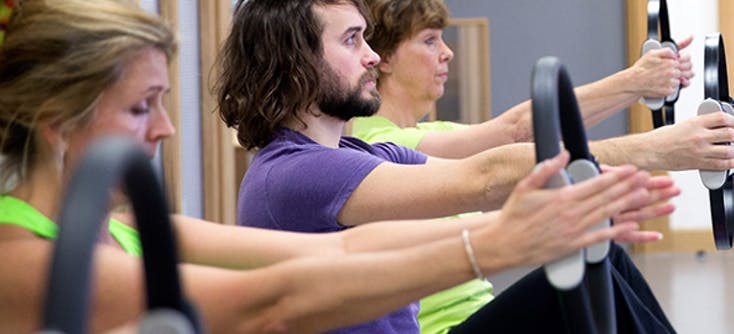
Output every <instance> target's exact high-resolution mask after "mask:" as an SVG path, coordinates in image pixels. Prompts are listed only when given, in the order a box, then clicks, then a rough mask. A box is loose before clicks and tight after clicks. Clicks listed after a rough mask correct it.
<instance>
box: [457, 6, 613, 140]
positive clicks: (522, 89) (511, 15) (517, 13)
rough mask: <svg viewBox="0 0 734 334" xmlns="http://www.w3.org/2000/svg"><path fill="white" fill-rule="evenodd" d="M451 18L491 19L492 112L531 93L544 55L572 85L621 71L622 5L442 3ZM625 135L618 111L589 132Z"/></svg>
mask: <svg viewBox="0 0 734 334" xmlns="http://www.w3.org/2000/svg"><path fill="white" fill-rule="evenodd" d="M445 1H446V4H447V5H448V7H449V10H450V12H451V16H452V17H487V18H488V19H489V34H490V61H491V80H492V113H493V114H494V115H495V116H496V115H498V114H500V113H501V112H502V111H504V110H507V109H508V108H510V107H512V106H513V105H515V104H517V103H520V102H522V101H524V100H527V99H528V98H529V95H530V91H529V89H530V72H531V69H532V66H533V64H535V62H536V61H537V60H538V59H539V58H540V57H543V56H551V55H552V56H556V57H559V58H560V60H561V61H562V62H563V63H564V64H565V65H566V68H567V70H568V71H569V73H570V75H571V80H572V81H573V83H574V85H577V86H578V85H581V84H585V83H589V82H592V81H595V80H598V79H601V78H602V77H605V76H607V75H609V74H612V73H614V72H616V71H618V70H621V69H623V68H624V67H625V64H626V61H625V44H626V42H625V41H626V39H625V32H626V31H625V16H626V13H625V5H624V2H623V1H603V0H555V1H539V0H491V1H477V0H445ZM626 131H627V113H626V112H621V113H619V114H617V115H615V116H613V117H611V118H609V119H607V120H606V121H604V122H602V123H601V124H599V125H598V126H596V127H594V128H592V129H589V137H590V138H593V139H598V138H606V137H610V136H616V135H620V134H623V133H625V132H626Z"/></svg>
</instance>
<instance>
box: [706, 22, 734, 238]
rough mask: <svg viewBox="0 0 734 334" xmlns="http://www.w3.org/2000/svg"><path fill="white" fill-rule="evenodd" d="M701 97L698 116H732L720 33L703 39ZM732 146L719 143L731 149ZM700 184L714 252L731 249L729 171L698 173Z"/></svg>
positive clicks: (733, 221) (733, 220) (733, 207)
mask: <svg viewBox="0 0 734 334" xmlns="http://www.w3.org/2000/svg"><path fill="white" fill-rule="evenodd" d="M703 82H704V97H705V98H706V100H705V101H704V102H702V103H701V104H700V105H699V107H698V114H699V115H700V114H705V113H710V112H727V113H730V114H734V109H733V108H732V105H731V103H732V99H731V97H730V96H729V79H728V76H727V68H726V54H725V51H724V39H723V37H722V36H721V34H720V33H715V34H710V35H707V36H706V39H705V41H704V71H703ZM731 144H732V143H722V145H731ZM699 174H700V176H701V182H702V183H703V184H704V186H706V187H707V188H708V189H709V205H710V209H711V224H712V230H713V234H714V243H715V244H716V248H717V249H721V250H725V249H731V248H732V240H733V239H734V195H733V194H734V189H733V184H734V183H733V182H732V174H731V172H730V171H728V170H725V171H712V170H700V171H699Z"/></svg>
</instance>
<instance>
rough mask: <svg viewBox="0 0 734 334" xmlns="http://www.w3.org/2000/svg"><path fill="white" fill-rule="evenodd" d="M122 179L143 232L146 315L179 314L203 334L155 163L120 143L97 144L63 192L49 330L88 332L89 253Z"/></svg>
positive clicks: (125, 142)
mask: <svg viewBox="0 0 734 334" xmlns="http://www.w3.org/2000/svg"><path fill="white" fill-rule="evenodd" d="M120 181H122V184H123V186H124V189H125V190H126V191H127V194H128V197H129V198H130V201H131V203H132V206H133V209H134V211H135V218H136V221H137V227H138V229H139V231H140V238H141V244H142V247H143V262H144V269H145V285H146V292H147V297H146V298H147V299H146V301H147V307H148V309H149V310H153V309H160V308H166V309H172V310H175V311H178V312H181V313H182V314H183V315H184V316H186V317H187V318H188V319H189V320H190V321H191V322H192V326H193V327H194V328H195V329H196V330H197V331H198V332H201V325H200V323H199V319H198V316H197V315H196V311H195V309H194V308H193V306H192V305H191V304H189V303H188V302H187V301H186V300H185V298H184V297H183V294H182V290H181V285H180V280H179V272H178V254H177V248H176V247H177V245H176V240H175V236H174V233H173V232H172V227H171V223H170V218H169V212H168V205H167V203H166V198H165V194H164V192H163V190H162V187H161V186H160V184H159V182H158V179H157V177H156V175H155V172H154V170H153V167H152V166H151V164H150V158H149V157H148V156H147V155H146V154H145V152H144V151H143V150H142V149H141V148H140V147H139V145H137V144H136V143H134V142H133V141H132V140H131V139H129V138H123V137H109V138H103V139H101V140H100V141H98V142H97V143H95V144H94V145H92V146H91V148H90V149H89V151H88V152H87V153H86V154H85V155H84V157H83V158H82V160H81V162H80V164H79V166H78V167H77V168H76V169H75V171H74V173H73V175H72V177H71V180H70V183H69V185H68V187H67V189H66V193H65V196H64V200H63V204H62V207H61V213H60V216H59V220H58V225H59V234H58V240H57V241H56V243H55V246H54V253H53V259H52V263H51V271H50V276H49V284H48V287H47V295H46V304H45V311H44V328H46V329H49V330H57V331H61V332H64V333H86V332H88V331H87V323H88V319H87V317H88V313H89V300H90V298H89V296H90V283H91V275H90V273H91V265H92V263H91V262H92V253H93V250H94V247H95V244H96V242H97V236H98V234H99V231H100V226H101V225H102V223H103V220H104V218H105V217H106V215H107V213H108V212H107V210H108V207H109V199H110V190H111V189H113V187H115V186H117V185H118V184H119V183H120Z"/></svg>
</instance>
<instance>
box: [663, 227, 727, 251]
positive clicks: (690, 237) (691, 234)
mask: <svg viewBox="0 0 734 334" xmlns="http://www.w3.org/2000/svg"><path fill="white" fill-rule="evenodd" d="M671 236H672V238H671V243H670V244H671V247H670V249H669V251H671V252H697V251H706V252H715V251H717V250H716V244H715V243H714V235H713V233H712V232H711V230H673V233H671Z"/></svg>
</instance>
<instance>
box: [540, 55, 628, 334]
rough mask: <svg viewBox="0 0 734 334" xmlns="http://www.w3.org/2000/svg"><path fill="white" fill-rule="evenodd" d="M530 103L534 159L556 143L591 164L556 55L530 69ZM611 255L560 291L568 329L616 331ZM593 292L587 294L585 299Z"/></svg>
mask: <svg viewBox="0 0 734 334" xmlns="http://www.w3.org/2000/svg"><path fill="white" fill-rule="evenodd" d="M531 86H532V87H531V98H532V100H531V105H532V113H533V114H532V116H533V118H532V120H533V134H534V137H535V156H536V161H537V162H542V161H543V160H546V159H550V158H552V157H554V156H556V155H557V154H558V153H560V145H559V143H560V141H561V139H563V145H564V147H565V148H566V149H567V150H568V151H569V153H570V155H571V161H574V160H578V159H584V160H588V161H591V162H593V163H594V166H595V167H596V168H597V169H598V165H597V164H596V162H595V160H594V157H593V156H592V155H591V152H590V150H589V146H588V142H587V139H586V130H585V128H584V124H583V119H582V117H581V112H580V110H579V107H578V103H577V101H576V95H575V94H574V91H573V84H572V83H571V79H570V77H569V75H568V73H567V71H566V69H565V67H564V66H563V65H562V64H561V62H560V61H559V60H558V58H555V57H544V58H541V59H540V60H538V62H537V63H536V64H535V67H534V68H533V74H532V84H531ZM609 268H610V264H609V259H608V258H606V256H605V257H604V259H603V260H602V261H601V262H600V263H596V264H592V265H587V266H586V279H585V284H581V285H579V286H578V287H577V288H575V289H571V290H567V291H560V290H559V292H558V296H559V302H560V303H561V306H562V309H563V313H564V319H565V321H566V322H567V325H568V328H569V329H572V331H573V332H579V333H604V334H611V333H616V311H615V307H614V295H613V291H612V289H613V288H612V282H611V274H610V271H609V270H610V269H609ZM589 296H591V298H590V297H589Z"/></svg>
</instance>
